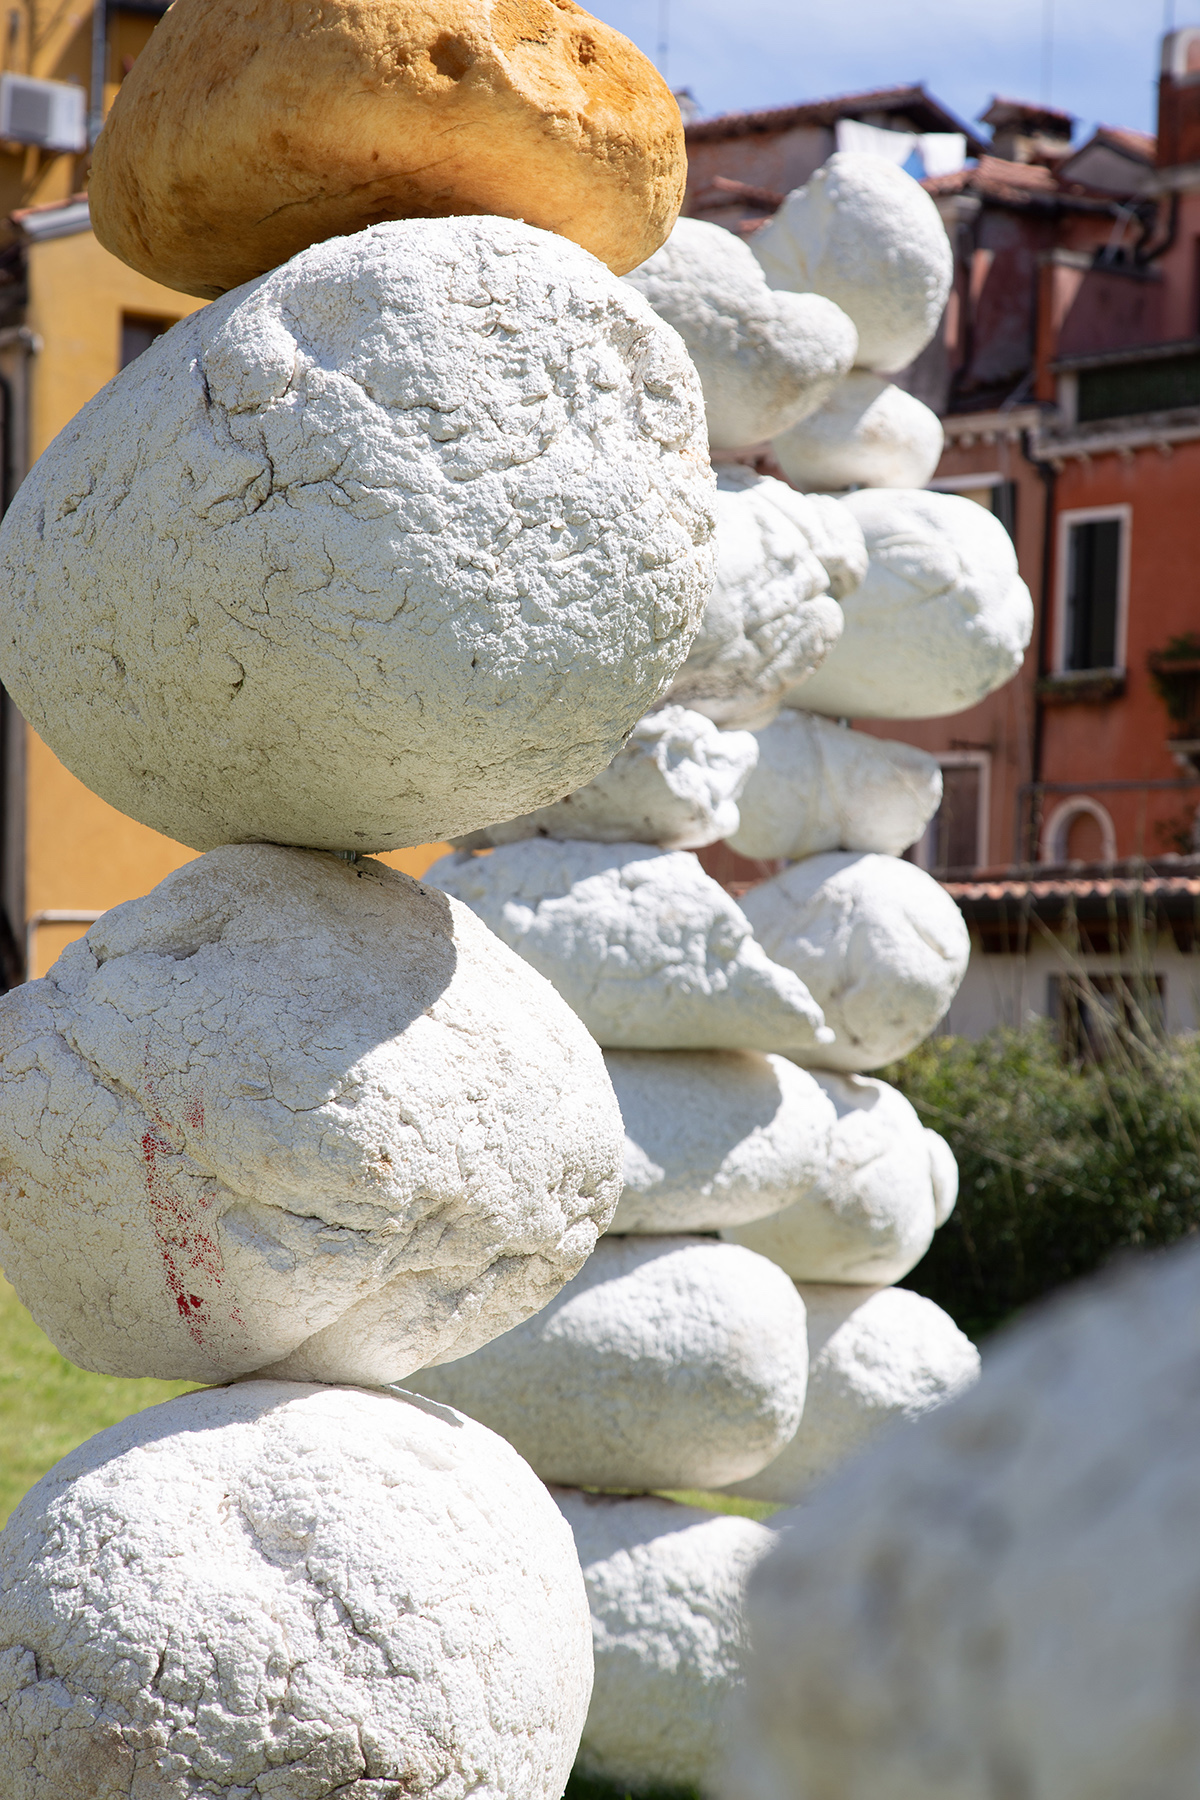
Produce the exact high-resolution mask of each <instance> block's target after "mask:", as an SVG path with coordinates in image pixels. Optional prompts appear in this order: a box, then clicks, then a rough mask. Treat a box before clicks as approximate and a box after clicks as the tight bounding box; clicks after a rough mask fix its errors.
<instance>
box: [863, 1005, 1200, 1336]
mask: <svg viewBox="0 0 1200 1800" xmlns="http://www.w3.org/2000/svg"><path fill="white" fill-rule="evenodd" d="M882 1073H883V1075H884V1077H885V1079H887V1080H889V1081H892V1082H894V1083H895V1085H896V1086H897V1087H899V1088H900V1089H901V1091H902V1092H903V1093H905V1094H907V1096H908V1098H909V1099H910V1100H911V1101H912V1103H913V1105H914V1106H915V1107H916V1109H917V1112H918V1113H919V1114H920V1116H921V1118H922V1120H923V1121H924V1123H925V1124H926V1125H932V1126H933V1128H934V1130H935V1131H940V1132H941V1134H942V1136H943V1137H944V1138H946V1139H947V1140H948V1142H949V1144H950V1146H951V1148H952V1149H953V1151H954V1154H955V1156H956V1157H957V1159H958V1166H959V1199H958V1205H957V1207H956V1208H955V1210H954V1212H953V1214H952V1215H951V1217H950V1219H949V1221H948V1223H947V1224H946V1225H945V1226H943V1228H942V1229H941V1230H940V1231H939V1232H938V1233H937V1236H936V1237H935V1238H934V1241H933V1245H932V1247H931V1248H930V1250H929V1253H928V1255H927V1256H926V1257H925V1258H924V1260H923V1261H922V1262H921V1263H919V1264H918V1266H917V1267H916V1268H915V1269H914V1270H913V1271H912V1273H911V1274H910V1275H909V1276H907V1277H906V1279H905V1281H904V1283H903V1285H904V1286H905V1287H909V1288H913V1289H915V1290H916V1292H917V1293H920V1294H927V1295H928V1296H929V1298H930V1299H931V1300H936V1302H937V1303H938V1305H939V1306H942V1307H944V1308H945V1310H946V1311H947V1312H948V1313H950V1314H951V1316H952V1317H953V1318H954V1319H955V1320H956V1321H957V1322H958V1324H959V1325H960V1326H961V1327H962V1329H963V1330H964V1331H966V1332H967V1333H968V1334H969V1335H970V1336H972V1337H980V1336H983V1335H984V1334H986V1333H987V1332H988V1331H990V1330H992V1329H994V1327H995V1326H997V1325H999V1324H1001V1323H1002V1322H1003V1321H1004V1320H1005V1319H1007V1318H1009V1317H1010V1316H1011V1315H1012V1314H1013V1313H1015V1312H1017V1311H1018V1310H1019V1309H1020V1308H1021V1307H1023V1306H1026V1305H1028V1304H1029V1302H1030V1301H1032V1300H1036V1299H1038V1298H1039V1297H1040V1296H1041V1295H1043V1294H1046V1293H1049V1292H1050V1291H1051V1290H1053V1289H1054V1288H1057V1287H1060V1286H1061V1285H1062V1284H1063V1283H1064V1282H1067V1281H1073V1280H1075V1279H1076V1278H1077V1277H1079V1276H1081V1275H1086V1274H1088V1273H1090V1272H1091V1271H1092V1270H1094V1269H1097V1268H1099V1267H1100V1266H1101V1265H1102V1264H1104V1263H1105V1262H1107V1261H1108V1260H1109V1258H1110V1257H1112V1256H1113V1255H1114V1253H1115V1252H1117V1251H1119V1250H1122V1249H1125V1248H1127V1247H1134V1246H1148V1245H1159V1244H1170V1243H1174V1242H1175V1241H1176V1240H1177V1239H1179V1238H1181V1237H1184V1236H1185V1235H1187V1234H1188V1233H1189V1232H1193V1231H1195V1230H1196V1229H1197V1227H1198V1226H1200V1040H1196V1039H1190V1038H1187V1039H1185V1038H1176V1039H1170V1040H1162V1039H1158V1040H1156V1039H1155V1038H1154V1037H1153V1036H1152V1035H1151V1034H1150V1033H1148V1032H1143V1033H1142V1034H1141V1035H1138V1034H1137V1033H1135V1032H1133V1031H1129V1030H1123V1031H1121V1032H1120V1034H1119V1036H1118V1034H1115V1033H1114V1037H1113V1041H1112V1043H1111V1044H1110V1045H1109V1047H1108V1054H1107V1055H1106V1057H1105V1059H1104V1060H1103V1061H1100V1062H1096V1063H1091V1064H1086V1065H1074V1066H1073V1065H1071V1064H1069V1063H1066V1062H1064V1061H1063V1058H1062V1055H1061V1053H1060V1051H1059V1048H1058V1045H1057V1043H1056V1040H1055V1037H1054V1033H1053V1031H1052V1030H1051V1028H1050V1027H1049V1026H1048V1025H1047V1026H1044V1027H1042V1026H1039V1027H1036V1028H1032V1029H1028V1030H1023V1031H998V1032H996V1033H994V1034H992V1035H991V1036H989V1037H986V1038H984V1039H981V1040H980V1041H979V1042H976V1043H973V1042H970V1041H968V1040H966V1039H963V1038H932V1039H930V1040H929V1041H928V1042H926V1043H925V1044H923V1045H922V1046H921V1047H920V1049H918V1050H916V1051H914V1052H913V1054H912V1055H911V1056H909V1057H907V1058H906V1059H905V1060H904V1061H903V1062H902V1063H899V1064H897V1065H895V1066H894V1067H893V1068H891V1069H889V1070H884V1071H882Z"/></svg>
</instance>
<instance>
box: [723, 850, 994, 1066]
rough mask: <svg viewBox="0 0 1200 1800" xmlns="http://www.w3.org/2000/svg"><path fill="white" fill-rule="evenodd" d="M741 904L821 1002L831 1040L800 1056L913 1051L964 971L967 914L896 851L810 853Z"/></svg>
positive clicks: (857, 1060)
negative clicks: (878, 853) (894, 853)
mask: <svg viewBox="0 0 1200 1800" xmlns="http://www.w3.org/2000/svg"><path fill="white" fill-rule="evenodd" d="M742 908H743V911H744V912H745V915H746V917H747V918H748V919H749V921H750V923H751V925H752V927H753V929H754V935H755V937H756V938H757V940H758V942H759V943H760V944H761V945H762V947H763V949H764V951H765V952H766V954H767V955H768V956H769V957H771V958H772V959H773V960H774V961H775V962H777V963H782V964H783V966H784V967H785V968H788V969H792V970H794V971H795V973H796V974H797V975H798V976H799V977H800V979H801V980H802V981H803V982H805V983H806V984H807V986H808V989H809V991H810V992H811V993H812V994H813V995H814V996H815V998H816V1000H817V1002H818V1004H819V1005H820V1006H821V1007H822V1009H823V1011H824V1014H825V1021H826V1024H827V1025H828V1026H829V1027H830V1029H831V1030H832V1031H833V1032H834V1034H835V1035H834V1041H833V1042H832V1043H825V1044H821V1045H819V1046H816V1047H815V1048H814V1050H813V1051H812V1053H811V1054H810V1053H809V1052H808V1051H804V1052H803V1053H802V1055H801V1056H800V1060H801V1061H804V1062H814V1063H817V1064H819V1065H820V1066H821V1067H823V1068H828V1069H843V1070H854V1071H859V1070H863V1069H878V1068H880V1067H882V1065H883V1064H884V1063H888V1062H893V1061H895V1059H896V1058H897V1057H899V1056H906V1055H907V1054H908V1052H909V1051H910V1050H912V1049H914V1048H915V1047H916V1045H917V1044H919V1043H921V1042H922V1040H923V1039H925V1038H927V1037H928V1036H929V1034H930V1032H931V1031H932V1030H933V1029H934V1027H935V1025H936V1024H937V1023H938V1020H939V1019H941V1018H943V1017H944V1015H945V1013H946V1012H947V1010H948V1008H949V1006H950V1002H951V1001H952V1000H953V998H954V996H955V994H956V993H957V992H958V988H959V984H960V982H961V981H962V978H963V976H964V975H965V974H966V971H967V959H968V958H969V956H970V954H971V939H970V936H969V934H968V932H967V928H966V925H965V924H964V923H963V917H962V914H961V913H960V912H959V910H958V908H957V906H956V905H955V904H954V902H953V900H952V899H951V898H950V896H949V894H947V892H946V890H945V889H944V888H943V887H941V886H940V885H939V883H938V882H936V881H935V880H934V879H933V877H932V875H927V874H926V873H925V871H924V870H923V869H918V868H917V867H916V866H915V865H914V864H913V863H907V862H901V861H900V859H899V858H898V857H894V856H876V855H873V854H871V853H869V852H868V853H867V854H865V855H860V854H857V853H856V852H854V851H852V850H831V851H827V852H826V853H825V854H824V855H821V856H810V857H808V858H807V860H806V861H804V862H800V863H795V864H793V866H792V867H791V868H790V869H785V870H784V871H783V873H782V874H781V875H776V876H773V877H772V879H771V880H770V881H765V882H763V884H762V886H761V887H756V888H752V889H751V890H750V892H749V893H748V894H747V895H746V896H745V898H744V899H743V901H742ZM781 1047H783V1046H781ZM786 1048H787V1049H789V1050H790V1049H791V1046H790V1045H788V1046H786Z"/></svg>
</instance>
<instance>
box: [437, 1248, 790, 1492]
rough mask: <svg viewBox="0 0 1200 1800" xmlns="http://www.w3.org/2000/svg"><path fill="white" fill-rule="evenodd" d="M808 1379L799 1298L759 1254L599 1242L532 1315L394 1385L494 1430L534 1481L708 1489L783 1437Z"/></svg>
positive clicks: (761, 1458) (774, 1451)
mask: <svg viewBox="0 0 1200 1800" xmlns="http://www.w3.org/2000/svg"><path fill="white" fill-rule="evenodd" d="M807 1372H808V1351H807V1344H806V1340H805V1335H804V1306H803V1303H802V1302H801V1300H800V1297H799V1295H798V1294H797V1292H796V1289H795V1287H794V1285H793V1284H792V1282H790V1281H789V1280H788V1278H787V1276H786V1275H785V1274H784V1273H783V1271H782V1269H777V1268H776V1267H775V1265H774V1264H773V1263H769V1262H768V1261H767V1260H766V1258H765V1257H762V1256H755V1255H754V1254H753V1252H752V1251H750V1250H743V1249H741V1248H740V1247H739V1246H738V1245H736V1244H717V1243H713V1242H712V1240H711V1239H709V1238H689V1237H630V1238H612V1237H610V1238H605V1239H604V1240H603V1241H602V1242H601V1243H600V1244H598V1245H597V1246H596V1249H595V1250H594V1251H593V1252H592V1254H591V1256H590V1257H589V1258H588V1260H587V1262H586V1263H585V1264H584V1266H583V1268H582V1269H581V1270H580V1271H579V1274H578V1275H577V1276H576V1277H575V1279H574V1280H573V1281H571V1282H569V1283H568V1284H567V1286H566V1287H565V1288H564V1289H563V1290H562V1292H561V1293H560V1294H558V1295H557V1297H556V1298H555V1299H554V1300H552V1301H551V1302H550V1304H549V1305H548V1306H546V1307H544V1308H543V1309H542V1311H541V1312H540V1313H538V1314H537V1316H536V1317H535V1318H532V1319H527V1320H526V1321H525V1323H524V1324H523V1325H518V1326H517V1328H516V1329H515V1330H514V1331H509V1332H506V1333H505V1335H504V1336H503V1337H501V1338H497V1339H496V1340H495V1341H494V1342H493V1343H491V1344H488V1345H485V1347H484V1348H483V1349H482V1350H477V1351H476V1352H475V1353H474V1355H473V1356H467V1357H463V1358H461V1359H460V1360H458V1361H457V1362H450V1363H442V1364H441V1365H440V1367H438V1368H436V1369H423V1370H422V1371H421V1372H420V1374H418V1375H414V1376H412V1377H410V1380H409V1383H408V1385H410V1386H412V1387H415V1388H416V1390H417V1391H418V1392H419V1393H422V1394H426V1395H428V1396H429V1398H430V1399H431V1400H440V1401H442V1402H443V1403H444V1404H445V1405H447V1406H456V1407H459V1408H460V1409H461V1410H462V1411H463V1412H465V1413H469V1414H470V1416H471V1417H472V1418H473V1419H478V1420H479V1422H480V1424H481V1425H486V1426H488V1427H489V1429H490V1430H492V1431H498V1432H499V1433H500V1435H501V1437H505V1438H507V1439H508V1441H509V1443H510V1444H512V1445H513V1447H514V1448H515V1449H517V1450H519V1451H520V1453H521V1455H522V1456H523V1457H524V1458H525V1460H526V1461H527V1462H528V1463H529V1464H530V1466H531V1467H532V1468H533V1469H535V1470H536V1471H537V1473H538V1474H539V1475H540V1476H541V1477H542V1480H543V1481H558V1482H563V1483H565V1484H566V1485H567V1486H569V1487H602V1488H604V1487H607V1488H715V1487H722V1486H724V1484H725V1483H727V1482H730V1481H740V1480H741V1479H742V1478H743V1477H744V1476H746V1475H752V1474H753V1473H754V1472H755V1471H756V1470H758V1469H761V1468H762V1467H764V1465H765V1464H766V1463H768V1462H770V1461H772V1460H773V1458H774V1457H776V1456H777V1455H778V1454H779V1452H780V1450H782V1448H783V1446H784V1445H785V1444H786V1443H787V1442H788V1440H789V1439H790V1438H791V1437H792V1436H794V1434H795V1431H796V1427H797V1426H798V1425H799V1423H800V1415H801V1412H802V1411H803V1408H804V1387H805V1380H806V1376H807Z"/></svg>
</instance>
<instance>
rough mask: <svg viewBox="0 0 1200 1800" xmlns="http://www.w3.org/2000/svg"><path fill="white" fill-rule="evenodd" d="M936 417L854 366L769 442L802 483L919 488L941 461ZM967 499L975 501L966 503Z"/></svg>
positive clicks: (829, 487) (791, 477)
mask: <svg viewBox="0 0 1200 1800" xmlns="http://www.w3.org/2000/svg"><path fill="white" fill-rule="evenodd" d="M944 442H945V433H944V432H943V430H942V422H941V420H940V419H939V418H938V416H937V414H936V413H935V412H933V411H932V410H931V409H930V408H929V407H928V406H926V405H925V404H924V403H923V402H922V401H920V400H918V399H916V398H915V396H914V395H912V394H908V393H905V391H904V389H903V388H898V387H895V386H893V384H892V383H891V382H888V381H884V380H882V379H881V378H880V377H879V376H878V375H872V374H871V373H870V371H869V370H867V369H855V370H854V372H853V374H851V375H848V376H847V377H846V379H845V381H843V382H841V383H840V384H839V385H838V386H837V387H836V388H835V389H834V391H833V393H832V394H831V396H830V398H829V399H828V400H827V401H826V402H825V403H824V405H823V406H822V407H821V409H820V411H819V412H814V413H813V414H812V416H811V417H810V418H806V419H805V420H804V421H803V422H802V423H801V424H798V425H793V426H791V427H790V429H789V430H787V431H785V432H782V433H780V434H779V435H778V436H777V437H775V438H774V439H773V440H772V444H771V448H772V450H773V451H774V452H775V459H776V461H777V462H778V464H779V466H780V468H781V469H782V470H783V472H784V474H785V475H786V476H787V478H788V480H789V481H794V482H795V483H796V485H797V487H800V488H824V489H826V490H828V491H837V490H838V489H844V488H852V487H860V488H881V487H883V488H923V487H924V486H925V483H926V482H927V481H929V480H931V479H932V477H933V473H934V470H935V469H936V468H937V466H938V463H939V462H940V461H941V455H942V447H943V444H944ZM972 504H973V503H972Z"/></svg>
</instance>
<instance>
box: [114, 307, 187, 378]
mask: <svg viewBox="0 0 1200 1800" xmlns="http://www.w3.org/2000/svg"><path fill="white" fill-rule="evenodd" d="M177 323H178V320H176V319H155V318H149V317H147V316H146V315H145V314H143V313H122V314H121V367H122V368H123V369H127V368H128V367H129V365H130V363H131V362H133V361H134V360H135V358H136V357H139V356H140V355H141V354H142V351H143V350H148V349H149V348H150V346H151V344H152V343H153V342H154V340H155V338H160V337H161V336H162V334H163V332H164V331H170V329H171V327H172V325H175V324H177Z"/></svg>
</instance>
